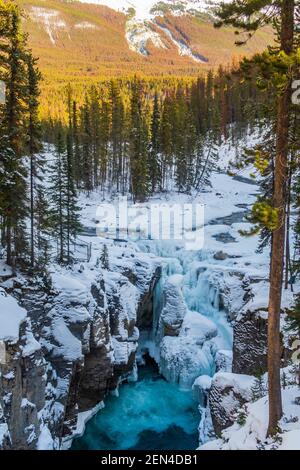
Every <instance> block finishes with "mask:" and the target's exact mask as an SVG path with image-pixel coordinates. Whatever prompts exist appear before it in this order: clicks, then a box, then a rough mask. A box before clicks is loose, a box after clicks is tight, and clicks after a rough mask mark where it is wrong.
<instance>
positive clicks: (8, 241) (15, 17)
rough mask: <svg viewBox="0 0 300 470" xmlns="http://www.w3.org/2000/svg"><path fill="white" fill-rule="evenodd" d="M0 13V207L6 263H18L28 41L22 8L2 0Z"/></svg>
mask: <svg viewBox="0 0 300 470" xmlns="http://www.w3.org/2000/svg"><path fill="white" fill-rule="evenodd" d="M0 15H1V23H2V24H3V25H4V28H3V29H2V31H1V32H2V37H3V40H2V41H1V43H0V60H1V72H0V79H1V80H3V81H4V82H5V83H6V102H5V105H4V109H3V116H2V119H1V129H0V132H1V134H0V136H1V144H0V147H1V157H2V158H1V160H2V161H1V185H0V210H1V214H2V230H3V232H4V236H3V237H2V240H3V241H4V242H5V246H6V260H7V264H9V265H15V264H16V262H17V261H18V259H19V258H20V257H22V258H23V259H24V258H25V257H26V251H27V234H26V222H25V219H26V216H27V204H26V202H27V197H26V169H25V165H24V161H23V151H24V143H25V142H24V141H25V135H24V129H25V126H24V123H25V119H26V109H25V108H24V101H25V100H26V91H27V81H26V77H27V74H26V46H27V45H26V37H25V36H24V34H23V33H22V30H21V17H20V11H19V8H18V7H17V6H16V5H15V4H14V3H12V2H8V3H7V4H6V3H3V2H1V5H0Z"/></svg>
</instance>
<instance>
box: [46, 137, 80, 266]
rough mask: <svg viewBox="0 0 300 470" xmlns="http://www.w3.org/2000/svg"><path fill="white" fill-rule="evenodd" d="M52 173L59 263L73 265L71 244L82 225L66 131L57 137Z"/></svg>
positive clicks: (53, 221)
mask: <svg viewBox="0 0 300 470" xmlns="http://www.w3.org/2000/svg"><path fill="white" fill-rule="evenodd" d="M51 173H52V178H51V180H52V185H51V187H50V190H49V196H50V198H51V217H50V227H51V233H52V234H53V235H54V237H55V238H57V239H58V246H59V250H58V261H59V263H61V264H64V263H67V264H70V263H71V262H72V260H73V258H72V251H71V243H72V242H73V241H74V240H75V238H76V235H77V233H78V232H79V230H80V222H79V208H78V207H77V195H76V190H75V185H74V178H73V169H72V162H71V159H70V155H68V151H67V148H66V142H65V137H64V136H63V133H62V131H59V132H58V135H57V142H56V150H55V163H54V165H53V166H52V168H51Z"/></svg>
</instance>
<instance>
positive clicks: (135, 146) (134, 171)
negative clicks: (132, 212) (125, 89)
mask: <svg viewBox="0 0 300 470" xmlns="http://www.w3.org/2000/svg"><path fill="white" fill-rule="evenodd" d="M142 96H143V88H142V83H141V81H139V80H138V79H137V78H135V79H134V81H133V83H132V96H131V107H130V110H131V123H130V126H131V127H130V142H129V146H130V169H131V192H132V196H133V200H134V202H136V201H141V202H143V201H145V199H146V197H147V196H148V193H149V174H148V164H147V163H148V162H147V147H148V131H147V125H146V122H145V118H144V115H143V106H142Z"/></svg>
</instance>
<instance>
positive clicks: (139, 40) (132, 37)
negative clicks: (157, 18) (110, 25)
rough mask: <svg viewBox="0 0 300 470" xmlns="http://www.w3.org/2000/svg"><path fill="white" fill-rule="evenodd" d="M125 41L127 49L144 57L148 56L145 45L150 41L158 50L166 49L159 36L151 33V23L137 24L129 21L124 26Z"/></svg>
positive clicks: (153, 32)
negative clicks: (127, 45)
mask: <svg viewBox="0 0 300 470" xmlns="http://www.w3.org/2000/svg"><path fill="white" fill-rule="evenodd" d="M126 39H127V42H128V44H129V49H130V50H132V51H134V52H138V53H140V54H142V55H144V56H148V55H149V52H148V50H147V43H148V41H151V42H152V44H153V45H154V46H155V47H157V48H158V49H159V48H160V49H166V45H165V44H164V42H163V41H162V39H161V37H160V35H159V34H158V33H156V32H155V31H153V29H152V27H151V23H148V22H144V23H139V22H136V21H135V20H130V21H128V22H127V24H126Z"/></svg>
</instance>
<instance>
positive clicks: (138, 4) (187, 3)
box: [79, 0, 208, 21]
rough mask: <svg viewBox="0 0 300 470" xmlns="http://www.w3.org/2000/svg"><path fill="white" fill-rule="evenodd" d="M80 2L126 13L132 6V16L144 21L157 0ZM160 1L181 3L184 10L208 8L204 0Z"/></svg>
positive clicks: (167, 3)
mask: <svg viewBox="0 0 300 470" xmlns="http://www.w3.org/2000/svg"><path fill="white" fill-rule="evenodd" d="M79 1H80V2H81V3H94V4H96V5H105V6H107V7H109V8H112V9H113V10H117V11H120V12H123V13H126V12H127V11H128V10H129V9H131V8H134V10H135V15H134V18H135V19H136V20H138V21H145V20H149V19H152V18H153V16H154V15H153V14H152V13H151V10H152V9H153V7H154V6H155V5H157V4H159V3H160V2H159V0H79ZM161 3H164V4H165V5H172V6H174V5H182V6H183V7H184V9H185V11H189V10H192V9H195V10H198V11H200V10H205V9H207V8H208V2H207V1H206V0H163V1H162V2H161Z"/></svg>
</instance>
